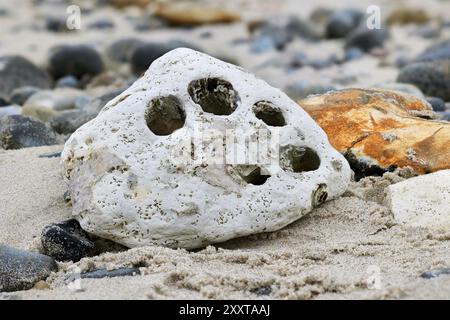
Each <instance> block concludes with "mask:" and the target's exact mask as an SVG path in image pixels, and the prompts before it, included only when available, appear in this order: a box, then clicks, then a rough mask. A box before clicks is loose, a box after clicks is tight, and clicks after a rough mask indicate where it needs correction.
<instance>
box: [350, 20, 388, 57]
mask: <svg viewBox="0 0 450 320" xmlns="http://www.w3.org/2000/svg"><path fill="white" fill-rule="evenodd" d="M388 36H389V34H388V32H387V31H386V30H384V29H368V28H367V27H365V26H364V27H360V28H358V29H356V30H355V31H353V32H352V33H350V34H349V35H348V36H347V39H346V44H345V45H346V48H351V47H355V48H359V49H361V50H362V51H365V52H368V51H370V50H372V49H374V48H379V47H383V46H384V42H385V40H386V39H387V38H388Z"/></svg>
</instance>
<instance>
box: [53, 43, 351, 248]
mask: <svg viewBox="0 0 450 320" xmlns="http://www.w3.org/2000/svg"><path fill="white" fill-rule="evenodd" d="M196 128H198V130H197V129H196ZM226 129H234V130H237V132H236V135H238V136H239V137H240V139H250V138H251V137H253V138H252V140H253V141H254V139H258V138H256V137H255V135H256V136H258V135H259V134H266V135H270V136H271V137H272V136H273V137H279V141H278V142H279V144H278V142H277V144H276V145H277V147H276V149H273V151H271V152H267V153H263V154H261V155H260V156H259V157H258V158H260V159H261V158H263V159H264V160H258V159H253V160H251V162H250V163H247V162H243V161H239V159H237V158H235V157H232V155H229V157H228V161H227V162H226V163H224V162H225V161H222V162H219V163H218V164H216V163H215V161H217V160H219V159H217V158H214V159H211V157H214V154H216V153H218V152H219V153H220V151H219V149H216V148H214V150H211V149H209V148H210V147H208V145H209V143H208V142H206V145H203V143H197V144H195V143H194V149H192V144H193V140H192V138H194V135H196V134H199V133H204V134H206V135H209V134H210V133H214V134H218V132H219V133H220V132H222V133H221V134H225V133H226ZM197 131H199V132H197ZM263 132H264V133H263ZM278 132H279V133H280V134H279V135H278ZM228 134H230V132H229V131H228ZM260 139H261V140H262V139H264V138H263V137H261V138H260ZM207 140H209V139H207ZM258 140H259V139H258ZM220 141H223V140H220ZM229 143H230V142H229ZM231 143H232V142H231ZM220 145H221V146H223V142H220ZM278 146H280V148H279V149H278ZM203 148H206V149H203ZM230 148H231V149H232V147H230ZM231 149H229V150H231ZM192 150H194V154H197V155H198V154H200V155H202V151H201V150H204V152H205V153H206V154H205V156H204V157H203V156H202V159H192ZM195 150H197V151H195ZM208 150H210V151H208ZM242 151H243V152H246V151H245V150H242ZM210 152H212V153H210ZM61 159H62V163H63V165H64V176H65V178H66V180H67V183H68V187H69V190H70V195H71V197H72V203H73V215H74V218H76V219H77V220H78V221H79V222H80V225H81V227H82V228H83V229H84V230H86V231H87V232H89V233H91V234H94V235H97V236H99V237H101V238H105V239H109V240H113V241H116V242H118V243H120V244H123V245H125V246H128V247H140V246H145V245H162V246H167V247H173V248H178V247H181V248H198V247H202V246H205V245H207V244H209V243H215V242H221V241H225V240H228V239H232V238H235V237H240V236H244V235H249V234H256V233H260V232H270V231H275V230H279V229H280V228H282V227H284V226H285V225H287V224H289V223H291V222H293V221H295V220H297V219H299V218H301V217H302V216H303V215H305V214H306V213H308V212H309V211H311V210H312V209H313V208H315V207H317V206H319V205H321V204H322V203H323V202H324V201H326V200H328V199H333V198H335V197H338V196H340V195H341V194H342V193H343V192H344V191H345V190H346V188H347V186H348V184H349V181H350V169H349V166H348V163H347V162H346V161H345V159H344V158H343V156H342V155H341V154H340V153H338V152H337V151H335V150H334V149H333V148H332V147H331V146H330V145H329V143H328V139H327V136H326V135H325V133H324V132H323V131H322V130H321V129H320V128H319V127H318V125H317V124H316V123H315V122H314V121H313V120H312V119H311V118H310V117H309V116H308V115H307V114H306V112H305V111H303V110H302V108H300V107H299V106H298V105H297V104H296V103H295V102H294V101H292V100H290V99H289V98H288V97H287V96H286V95H285V94H284V93H282V92H281V91H280V90H278V89H275V88H273V87H271V86H269V85H268V84H267V83H266V82H264V81H263V80H260V79H257V78H255V77H254V76H253V75H251V74H249V73H247V72H245V71H244V70H242V69H241V68H238V67H235V66H233V65H230V64H227V63H225V62H223V61H220V60H217V59H215V58H213V57H210V56H208V55H205V54H202V53H199V52H196V51H193V50H190V49H184V48H183V49H176V50H173V51H171V52H169V53H168V54H166V55H164V56H163V57H161V58H160V59H158V60H156V61H155V62H154V63H153V64H152V65H151V66H150V68H149V69H148V71H147V72H146V73H145V74H144V76H143V77H141V78H139V79H138V80H137V81H136V82H135V83H134V84H133V85H132V86H131V87H130V88H128V89H127V90H126V91H124V92H123V93H122V94H121V95H119V96H117V97H116V98H114V99H112V100H111V101H109V102H108V103H107V104H106V106H105V107H104V108H103V109H102V111H101V112H100V114H99V115H98V116H97V117H96V118H95V119H93V120H92V121H90V122H88V123H87V124H85V125H84V126H83V127H81V128H79V129H78V130H77V131H76V132H75V133H74V134H72V136H71V137H70V138H69V140H68V141H67V142H66V144H65V148H64V151H63V153H62V157H61ZM280 159H281V160H280ZM212 161H214V164H213V163H212ZM199 163H203V164H204V165H199Z"/></svg>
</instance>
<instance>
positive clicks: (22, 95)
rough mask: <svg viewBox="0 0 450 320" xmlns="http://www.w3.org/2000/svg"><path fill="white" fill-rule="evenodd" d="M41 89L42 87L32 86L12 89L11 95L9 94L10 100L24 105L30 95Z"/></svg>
mask: <svg viewBox="0 0 450 320" xmlns="http://www.w3.org/2000/svg"><path fill="white" fill-rule="evenodd" d="M40 90H41V89H40V88H36V87H31V86H24V87H20V88H17V89H14V90H13V91H12V93H11V95H10V96H9V100H10V101H11V103H12V104H17V105H19V106H23V105H24V104H25V102H26V101H27V100H28V98H29V97H31V96H32V95H33V94H35V93H36V92H38V91H40Z"/></svg>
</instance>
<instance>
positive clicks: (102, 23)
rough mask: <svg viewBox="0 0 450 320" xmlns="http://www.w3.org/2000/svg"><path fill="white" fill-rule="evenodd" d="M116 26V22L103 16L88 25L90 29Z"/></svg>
mask: <svg viewBox="0 0 450 320" xmlns="http://www.w3.org/2000/svg"><path fill="white" fill-rule="evenodd" d="M114 27H115V24H114V22H113V21H112V20H110V19H108V18H102V19H99V20H96V21H93V22H91V23H89V24H88V25H87V28H88V29H99V30H105V29H113V28H114Z"/></svg>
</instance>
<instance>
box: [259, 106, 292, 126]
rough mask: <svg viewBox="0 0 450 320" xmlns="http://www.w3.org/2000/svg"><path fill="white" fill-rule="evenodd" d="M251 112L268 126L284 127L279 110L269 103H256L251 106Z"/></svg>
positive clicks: (284, 123)
mask: <svg viewBox="0 0 450 320" xmlns="http://www.w3.org/2000/svg"><path fill="white" fill-rule="evenodd" d="M253 112H254V113H255V116H256V117H257V118H258V119H261V120H262V121H264V122H265V123H266V124H267V125H269V126H274V127H282V126H285V125H286V121H285V120H284V117H283V113H282V112H281V109H280V108H278V107H276V106H275V105H274V104H273V103H271V102H269V101H258V102H257V103H255V104H254V105H253Z"/></svg>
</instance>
